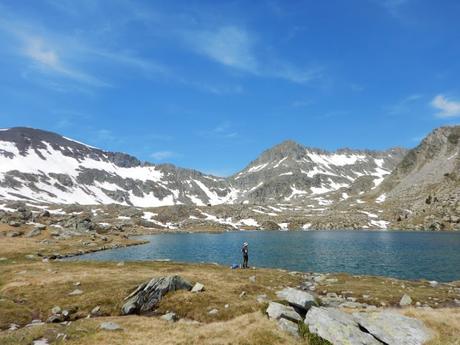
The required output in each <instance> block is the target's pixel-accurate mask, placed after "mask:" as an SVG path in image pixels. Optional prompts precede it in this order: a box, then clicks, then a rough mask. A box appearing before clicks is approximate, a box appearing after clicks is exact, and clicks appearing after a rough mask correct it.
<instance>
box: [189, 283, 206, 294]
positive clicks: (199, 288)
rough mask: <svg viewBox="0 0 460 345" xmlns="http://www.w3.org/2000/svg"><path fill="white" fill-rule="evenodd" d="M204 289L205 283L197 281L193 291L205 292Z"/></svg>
mask: <svg viewBox="0 0 460 345" xmlns="http://www.w3.org/2000/svg"><path fill="white" fill-rule="evenodd" d="M203 291H204V285H203V284H201V283H195V285H193V288H192V292H203Z"/></svg>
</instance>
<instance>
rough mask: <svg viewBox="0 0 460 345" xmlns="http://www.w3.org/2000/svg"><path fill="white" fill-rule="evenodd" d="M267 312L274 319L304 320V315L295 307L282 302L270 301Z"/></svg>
mask: <svg viewBox="0 0 460 345" xmlns="http://www.w3.org/2000/svg"><path fill="white" fill-rule="evenodd" d="M266 312H267V315H268V317H269V318H270V319H273V320H279V319H286V320H289V321H292V322H299V321H302V317H301V316H300V314H298V313H297V312H296V311H295V310H294V308H293V307H291V306H287V305H284V304H281V303H276V302H270V303H269V304H268V308H267V311H266Z"/></svg>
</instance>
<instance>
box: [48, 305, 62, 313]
mask: <svg viewBox="0 0 460 345" xmlns="http://www.w3.org/2000/svg"><path fill="white" fill-rule="evenodd" d="M61 312H62V309H61V307H59V306H55V307H53V309H51V313H52V314H60V313H61Z"/></svg>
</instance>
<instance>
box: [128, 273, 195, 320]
mask: <svg viewBox="0 0 460 345" xmlns="http://www.w3.org/2000/svg"><path fill="white" fill-rule="evenodd" d="M191 289H192V285H191V284H190V283H189V282H188V281H186V280H185V279H183V278H182V277H180V276H169V277H160V278H153V279H151V280H150V281H147V282H144V283H142V284H140V285H139V286H138V287H137V288H136V289H135V290H134V291H133V292H132V293H131V294H130V295H129V296H127V297H126V298H125V299H124V301H125V303H124V305H123V307H122V309H121V313H122V314H123V315H128V314H146V313H150V312H152V311H153V310H154V309H155V308H156V307H157V306H158V304H159V303H160V301H161V299H162V298H163V296H164V295H166V294H167V293H168V292H172V291H177V290H191Z"/></svg>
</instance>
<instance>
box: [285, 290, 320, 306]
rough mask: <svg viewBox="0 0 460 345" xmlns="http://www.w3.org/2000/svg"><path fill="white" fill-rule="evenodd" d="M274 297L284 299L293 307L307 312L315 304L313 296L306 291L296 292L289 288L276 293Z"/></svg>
mask: <svg viewBox="0 0 460 345" xmlns="http://www.w3.org/2000/svg"><path fill="white" fill-rule="evenodd" d="M276 296H278V298H281V299H284V300H285V301H287V302H289V304H291V305H293V306H296V307H298V308H302V309H305V310H308V309H310V307H311V306H313V305H316V304H317V303H316V299H315V296H313V295H312V294H310V293H308V292H306V291H302V290H297V289H293V288H290V287H288V288H285V289H283V290H281V291H278V292H277V293H276Z"/></svg>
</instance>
